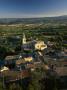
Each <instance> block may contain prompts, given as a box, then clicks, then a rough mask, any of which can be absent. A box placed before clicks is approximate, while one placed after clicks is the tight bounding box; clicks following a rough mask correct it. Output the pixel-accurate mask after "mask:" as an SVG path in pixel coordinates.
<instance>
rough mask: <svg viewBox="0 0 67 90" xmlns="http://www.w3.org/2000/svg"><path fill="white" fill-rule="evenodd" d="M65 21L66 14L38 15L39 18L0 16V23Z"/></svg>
mask: <svg viewBox="0 0 67 90" xmlns="http://www.w3.org/2000/svg"><path fill="white" fill-rule="evenodd" d="M54 21H55V22H60V21H61V22H67V15H64V16H57V17H40V18H0V24H20V23H22V24H29V23H31V24H34V23H48V22H54Z"/></svg>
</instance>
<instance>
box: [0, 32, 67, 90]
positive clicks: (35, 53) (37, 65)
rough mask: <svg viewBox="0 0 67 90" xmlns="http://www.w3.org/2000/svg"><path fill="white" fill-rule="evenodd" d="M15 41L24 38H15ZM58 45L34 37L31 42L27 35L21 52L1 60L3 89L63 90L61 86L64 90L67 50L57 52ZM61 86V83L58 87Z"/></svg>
mask: <svg viewBox="0 0 67 90" xmlns="http://www.w3.org/2000/svg"><path fill="white" fill-rule="evenodd" d="M14 38H16V39H17V38H20V37H19V36H15V37H14ZM14 43H15V41H14ZM54 44H55V43H53V42H50V41H47V42H45V41H43V40H39V39H38V38H37V39H33V38H32V37H31V39H30V40H27V38H26V35H25V33H23V37H22V40H21V50H20V52H18V54H11V55H7V56H6V57H5V59H4V60H1V63H0V64H1V65H0V79H1V81H2V84H3V85H2V86H3V88H4V89H5V90H7V89H9V90H10V88H12V89H11V90H13V88H15V89H16V88H17V90H22V89H21V88H23V90H28V89H29V90H32V88H34V89H35V88H36V89H35V90H38V88H39V90H41V88H43V90H44V89H45V90H49V88H51V90H54V88H57V89H58V90H59V88H60V87H61V85H62V88H64V86H66V85H67V84H66V82H67V81H66V82H65V83H64V81H63V82H61V80H62V79H63V78H65V77H66V75H67V61H66V59H67V58H66V57H67V50H66V49H63V50H61V51H60V50H54V49H53V45H54ZM51 77H52V79H51ZM44 83H45V84H44ZM46 83H47V84H46ZM52 83H53V84H54V87H53V84H52ZM57 83H59V84H58V85H57ZM63 83H64V84H63ZM35 84H36V86H35ZM50 84H51V85H52V87H51V85H50ZM11 85H12V86H11ZM44 85H45V87H44ZM55 85H56V86H55ZM19 88H20V89H19ZM30 88H31V89H30Z"/></svg>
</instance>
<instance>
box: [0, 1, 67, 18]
mask: <svg viewBox="0 0 67 90" xmlns="http://www.w3.org/2000/svg"><path fill="white" fill-rule="evenodd" d="M60 15H67V0H0V18H28V17H29V18H30V17H51V16H60Z"/></svg>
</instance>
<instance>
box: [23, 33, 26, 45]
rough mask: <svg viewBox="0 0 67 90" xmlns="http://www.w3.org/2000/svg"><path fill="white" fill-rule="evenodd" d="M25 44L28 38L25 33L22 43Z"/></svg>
mask: <svg viewBox="0 0 67 90" xmlns="http://www.w3.org/2000/svg"><path fill="white" fill-rule="evenodd" d="M22 43H23V44H26V36H25V33H23V41H22Z"/></svg>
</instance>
